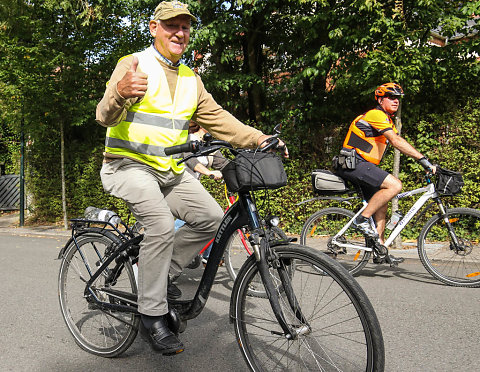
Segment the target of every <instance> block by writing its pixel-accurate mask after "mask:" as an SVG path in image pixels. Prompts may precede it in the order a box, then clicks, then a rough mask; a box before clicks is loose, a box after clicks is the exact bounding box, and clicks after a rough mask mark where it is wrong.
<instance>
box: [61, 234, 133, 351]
mask: <svg viewBox="0 0 480 372" xmlns="http://www.w3.org/2000/svg"><path fill="white" fill-rule="evenodd" d="M98 230H99V229H98ZM77 242H78V248H77V246H76V245H75V243H74V242H73V241H72V242H71V244H70V245H69V246H68V247H67V249H66V251H65V254H64V256H63V259H62V263H61V265H60V273H59V277H58V289H59V291H58V295H59V301H60V308H61V311H62V315H63V318H64V320H65V323H66V324H67V327H68V330H69V331H70V333H71V334H72V335H73V337H74V339H75V342H76V343H77V344H78V345H79V346H80V347H81V348H82V349H84V350H86V351H88V352H89V353H92V354H95V355H99V356H103V357H115V356H118V355H120V354H121V353H123V352H124V351H125V350H127V349H128V347H130V345H131V344H132V342H133V341H134V340H135V337H136V335H137V330H138V325H139V321H140V317H139V316H138V315H135V314H133V313H126V312H118V311H114V310H108V309H102V308H100V307H99V306H98V305H96V304H95V303H94V302H93V301H89V300H88V299H87V298H86V297H85V294H84V292H85V284H86V282H87V281H88V280H89V279H90V278H91V277H92V275H93V274H94V273H95V272H96V271H97V269H98V267H99V266H100V265H101V264H102V262H104V260H105V258H106V255H108V254H109V251H110V253H111V251H112V249H113V248H114V247H115V246H116V245H117V244H119V239H118V237H116V236H115V235H114V234H112V233H110V232H107V231H102V232H98V231H97V229H95V228H94V229H92V231H91V232H88V233H86V234H83V235H80V236H79V237H78V239H77ZM115 265H116V262H115V260H113V262H112V264H111V265H110V266H109V267H107V268H106V269H105V270H104V272H102V274H101V275H100V276H99V277H98V278H97V279H96V281H95V282H94V283H93V284H92V287H91V288H92V290H93V291H94V293H95V296H96V297H97V298H99V299H100V300H101V301H104V302H110V303H120V304H121V303H122V300H120V299H119V297H117V296H112V295H111V294H109V293H108V291H109V290H111V292H110V293H112V291H116V293H117V294H119V293H123V294H125V295H126V296H124V297H127V298H131V297H136V294H137V285H136V282H135V277H134V272H133V269H132V265H131V264H130V262H128V261H127V262H124V263H122V264H120V266H117V268H116V269H117V270H118V271H117V273H118V277H117V276H115V279H114V280H111V281H110V282H106V280H107V278H108V277H110V278H111V277H112V275H109V274H110V273H111V270H113V266H115Z"/></svg>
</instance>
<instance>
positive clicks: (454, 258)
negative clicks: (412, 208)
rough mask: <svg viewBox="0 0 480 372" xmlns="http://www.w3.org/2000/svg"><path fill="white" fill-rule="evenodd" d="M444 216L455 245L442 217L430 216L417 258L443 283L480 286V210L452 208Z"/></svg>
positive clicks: (419, 245) (422, 234)
mask: <svg viewBox="0 0 480 372" xmlns="http://www.w3.org/2000/svg"><path fill="white" fill-rule="evenodd" d="M447 216H448V220H449V221H450V224H451V226H452V228H453V231H454V232H455V236H456V238H457V239H458V242H459V244H458V246H456V245H455V244H454V242H453V241H452V237H451V235H450V233H449V231H448V229H447V225H446V223H445V221H444V220H443V218H442V217H441V216H440V215H436V216H433V217H432V218H430V219H429V220H428V221H427V223H426V224H425V226H424V227H423V229H422V231H421V233H420V236H419V237H418V254H419V256H420V260H421V261H422V263H423V266H425V268H426V269H427V271H428V272H429V273H430V274H432V275H433V276H434V277H435V278H436V279H438V280H440V281H441V282H443V283H445V284H448V285H452V286H457V287H480V211H478V210H476V209H470V208H453V209H449V210H448V211H447Z"/></svg>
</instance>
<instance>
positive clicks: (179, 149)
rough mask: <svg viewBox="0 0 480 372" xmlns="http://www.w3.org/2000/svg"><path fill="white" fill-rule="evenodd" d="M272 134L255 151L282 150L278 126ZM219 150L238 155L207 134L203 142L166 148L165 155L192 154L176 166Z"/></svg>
mask: <svg viewBox="0 0 480 372" xmlns="http://www.w3.org/2000/svg"><path fill="white" fill-rule="evenodd" d="M274 132H275V133H274V134H273V135H272V136H271V137H268V138H267V139H265V140H264V141H263V142H262V143H261V144H260V146H262V145H263V144H264V143H267V144H266V145H265V146H263V147H260V146H259V147H258V148H257V150H256V151H258V152H267V151H269V150H270V149H272V148H276V149H277V148H278V149H282V148H284V146H278V143H279V142H280V140H279V139H278V136H279V135H280V125H277V126H275V129H274ZM221 148H227V149H229V150H230V152H231V153H232V154H233V155H236V154H238V150H235V149H234V148H233V146H232V145H231V144H230V143H228V142H227V141H222V140H214V139H213V137H212V136H211V135H210V134H209V133H206V134H205V136H204V140H202V141H189V142H186V143H183V144H181V145H176V146H171V147H166V148H165V155H167V156H169V155H174V154H181V153H184V152H191V153H192V154H190V155H188V156H186V157H185V158H183V159H182V160H180V161H179V162H178V164H181V163H183V162H184V161H186V160H188V159H190V158H192V157H199V156H205V155H209V154H211V153H213V152H215V151H217V150H220V149H221Z"/></svg>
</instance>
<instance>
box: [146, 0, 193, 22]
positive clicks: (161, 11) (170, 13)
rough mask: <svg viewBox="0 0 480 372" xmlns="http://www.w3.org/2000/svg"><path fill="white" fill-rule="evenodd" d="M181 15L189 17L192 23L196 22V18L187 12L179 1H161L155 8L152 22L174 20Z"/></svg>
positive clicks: (186, 7)
mask: <svg viewBox="0 0 480 372" xmlns="http://www.w3.org/2000/svg"><path fill="white" fill-rule="evenodd" d="M182 14H185V15H188V16H190V18H191V19H192V21H194V22H196V21H197V18H195V17H194V16H193V15H192V13H190V11H189V10H188V5H187V4H184V3H181V2H180V1H162V2H161V3H160V4H158V5H157V7H156V8H155V13H154V14H153V20H157V19H159V20H162V21H165V20H166V19H170V18H174V17H176V16H179V15H182Z"/></svg>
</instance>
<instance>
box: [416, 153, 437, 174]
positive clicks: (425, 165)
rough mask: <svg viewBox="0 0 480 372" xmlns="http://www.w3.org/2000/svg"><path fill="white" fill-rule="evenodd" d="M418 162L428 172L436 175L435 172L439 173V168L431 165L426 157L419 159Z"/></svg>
mask: <svg viewBox="0 0 480 372" xmlns="http://www.w3.org/2000/svg"><path fill="white" fill-rule="evenodd" d="M417 161H418V164H420V165H421V166H422V167H423V168H424V169H425V170H426V171H427V172H431V173H433V174H435V172H436V171H437V167H436V166H435V165H433V164H432V163H430V161H429V160H428V159H427V158H426V157H425V156H424V157H423V158H420V159H418V160H417Z"/></svg>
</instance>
